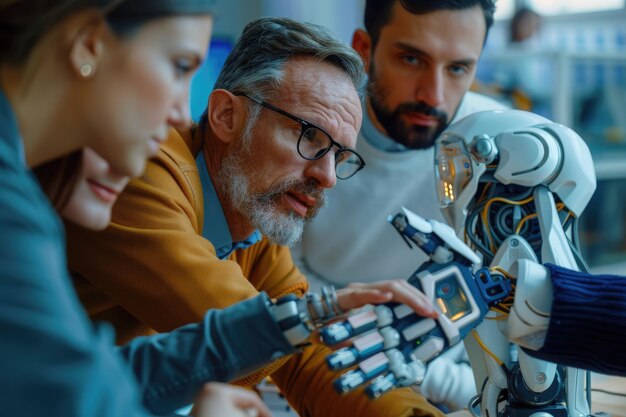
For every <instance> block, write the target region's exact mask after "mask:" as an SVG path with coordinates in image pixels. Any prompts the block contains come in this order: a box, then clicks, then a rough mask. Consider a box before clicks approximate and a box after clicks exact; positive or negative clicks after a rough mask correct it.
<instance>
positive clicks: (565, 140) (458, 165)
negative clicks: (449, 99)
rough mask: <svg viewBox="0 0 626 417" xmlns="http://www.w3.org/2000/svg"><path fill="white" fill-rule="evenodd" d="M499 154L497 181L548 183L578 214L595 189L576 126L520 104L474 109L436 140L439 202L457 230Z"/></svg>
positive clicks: (591, 169) (506, 182) (522, 183)
mask: <svg viewBox="0 0 626 417" xmlns="http://www.w3.org/2000/svg"><path fill="white" fill-rule="evenodd" d="M564 155H567V157H566V158H565V157H564ZM496 156H498V157H499V160H498V165H497V168H496V170H495V173H494V177H495V178H496V179H497V180H498V181H499V182H501V183H503V184H518V185H522V186H529V187H532V186H536V185H540V184H542V185H545V186H547V187H548V188H549V190H550V191H551V192H553V193H554V194H556V195H557V196H558V197H559V198H560V200H561V201H562V202H563V203H564V204H565V205H566V206H567V208H568V209H569V210H571V211H572V212H573V213H574V214H575V215H576V216H579V215H580V214H581V213H582V211H583V210H584V208H585V206H586V205H587V203H588V202H589V200H590V199H591V196H592V195H593V192H594V191H595V188H596V178H595V172H594V170H593V161H592V158H591V153H590V152H589V149H588V147H587V145H586V144H585V143H584V141H583V139H582V138H581V137H580V136H579V135H578V134H576V132H574V131H573V130H572V129H570V128H568V127H566V126H563V125H560V124H558V123H553V122H551V121H550V120H548V119H546V118H544V117H542V116H539V115H537V114H534V113H529V112H525V111H521V110H500V111H485V112H479V113H474V114H472V115H470V116H468V117H465V118H463V119H461V120H459V121H458V122H456V123H454V124H452V125H450V126H449V127H448V128H447V129H446V130H445V131H444V132H443V133H442V135H441V136H440V137H439V139H437V141H436V143H435V164H436V168H437V169H436V173H437V180H436V181H437V189H438V193H439V199H440V205H441V207H442V213H443V215H444V217H445V218H446V220H447V221H448V223H449V224H450V225H451V226H452V227H453V228H454V229H455V231H456V232H457V233H460V232H461V231H462V230H463V228H464V226H465V219H466V216H467V207H468V205H469V203H470V202H471V201H472V199H473V198H474V197H475V194H476V191H477V188H478V183H479V180H480V178H481V176H482V175H483V174H484V173H485V172H486V170H487V166H488V165H489V164H490V163H492V162H493V160H494V159H495V158H496Z"/></svg>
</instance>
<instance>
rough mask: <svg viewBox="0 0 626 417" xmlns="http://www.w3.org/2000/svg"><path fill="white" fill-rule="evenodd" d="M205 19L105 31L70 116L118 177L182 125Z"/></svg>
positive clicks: (135, 172)
mask: <svg viewBox="0 0 626 417" xmlns="http://www.w3.org/2000/svg"><path fill="white" fill-rule="evenodd" d="M211 23H212V20H211V17H210V16H208V15H207V16H177V17H167V18H162V19H156V20H153V21H149V22H148V23H146V24H143V25H142V26H140V27H139V28H138V29H137V30H136V31H135V32H132V33H131V34H130V35H128V36H125V37H118V36H116V35H113V34H112V33H111V34H108V35H107V36H105V39H106V40H105V42H104V44H103V45H104V46H103V51H102V54H101V55H100V59H99V60H98V61H97V63H96V68H95V74H94V75H93V76H92V78H91V79H89V80H87V81H86V82H85V85H88V87H87V88H88V90H87V91H86V93H85V94H84V95H83V100H82V102H81V106H79V107H80V108H79V110H78V111H79V112H82V114H80V115H79V116H78V117H76V118H75V119H74V120H77V121H79V122H77V123H80V122H83V121H84V122H85V123H86V124H85V125H84V126H83V127H84V130H85V132H86V134H87V135H88V136H89V139H88V140H87V146H89V147H91V148H93V149H94V150H95V151H96V152H97V153H98V154H99V155H101V156H102V157H103V158H104V159H105V160H106V161H108V162H109V164H110V165H111V168H112V170H113V171H114V172H116V173H119V174H120V175H123V176H130V177H136V176H139V175H141V173H142V172H143V170H144V168H145V164H146V160H147V159H148V158H149V157H152V156H154V155H156V153H157V151H158V149H159V145H160V144H161V143H162V142H163V141H164V140H165V139H166V137H167V134H168V130H169V128H170V127H172V126H174V127H180V126H184V125H186V124H188V123H189V119H190V111H189V103H188V101H189V84H190V81H191V77H192V75H193V73H194V71H195V70H196V69H197V68H198V67H199V65H200V63H201V62H202V60H203V59H204V56H205V54H206V51H207V48H208V42H209V38H210V34H211Z"/></svg>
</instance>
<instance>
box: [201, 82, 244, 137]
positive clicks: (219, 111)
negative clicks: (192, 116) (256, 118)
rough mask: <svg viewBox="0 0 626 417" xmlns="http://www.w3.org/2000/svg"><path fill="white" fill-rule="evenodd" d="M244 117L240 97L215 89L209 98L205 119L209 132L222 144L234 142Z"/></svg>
mask: <svg viewBox="0 0 626 417" xmlns="http://www.w3.org/2000/svg"><path fill="white" fill-rule="evenodd" d="M245 117H246V110H245V108H244V105H243V102H242V100H241V99H240V97H238V96H235V95H233V94H232V93H231V92H230V91H227V90H222V89H217V90H213V91H212V92H211V95H210V96H209V107H208V110H207V118H208V123H209V126H210V127H211V131H212V132H213V133H214V134H215V136H216V137H217V138H218V139H219V140H220V141H222V142H224V143H231V142H233V141H235V140H236V139H237V138H238V136H239V132H240V131H241V129H242V127H243V125H244V123H243V121H244V120H245Z"/></svg>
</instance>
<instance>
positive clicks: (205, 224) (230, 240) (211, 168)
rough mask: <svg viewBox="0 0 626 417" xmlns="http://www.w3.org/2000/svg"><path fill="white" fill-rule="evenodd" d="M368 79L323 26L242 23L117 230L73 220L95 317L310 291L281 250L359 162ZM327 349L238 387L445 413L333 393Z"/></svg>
mask: <svg viewBox="0 0 626 417" xmlns="http://www.w3.org/2000/svg"><path fill="white" fill-rule="evenodd" d="M363 82H364V72H363V66H362V62H361V59H360V57H359V56H358V55H357V54H356V53H355V52H354V51H353V50H352V49H351V48H350V47H348V46H347V45H344V44H342V43H341V42H340V41H337V40H335V39H334V38H333V37H331V36H330V35H328V34H327V32H326V31H325V30H324V29H323V28H321V27H318V26H315V25H311V24H303V23H298V22H294V21H292V20H289V19H280V18H263V19H259V20H256V21H254V22H252V23H250V24H249V25H248V26H247V27H246V28H245V30H244V32H243V35H242V37H241V39H240V40H239V41H238V43H237V45H236V46H235V48H234V49H233V51H232V53H231V54H230V56H229V58H228V59H227V61H226V63H225V64H224V67H223V69H222V71H221V74H220V76H219V77H218V80H217V83H216V86H215V89H214V91H213V92H212V93H211V95H210V98H209V105H208V108H207V111H206V112H205V114H204V115H203V117H202V120H201V122H200V123H199V125H198V126H195V127H193V128H191V129H184V128H180V129H177V130H176V131H173V132H171V134H170V137H169V139H168V141H167V142H166V143H165V145H164V146H163V148H162V149H161V151H160V153H159V155H158V157H157V158H156V159H155V160H154V161H151V162H150V163H149V164H148V167H147V169H146V173H145V175H144V176H143V177H142V178H141V179H139V180H135V181H131V183H130V184H129V186H128V187H127V189H126V191H125V192H124V193H123V194H122V195H121V196H120V199H119V201H118V203H117V204H116V206H115V208H114V212H113V219H112V225H111V226H110V227H109V228H108V229H107V230H106V231H105V232H103V233H99V234H92V232H89V231H87V230H85V229H81V228H79V227H77V226H74V225H68V251H69V265H70V268H71V269H72V271H73V272H74V273H75V276H76V281H75V282H76V286H77V288H78V291H79V294H80V295H81V298H82V300H83V302H84V303H85V304H86V306H87V308H88V310H89V312H90V313H91V314H92V317H93V318H95V319H104V320H107V321H110V322H112V323H113V324H114V325H115V326H116V328H117V330H118V335H119V338H120V341H125V340H128V339H129V338H131V337H134V336H137V335H141V334H148V333H150V332H153V331H167V330H170V329H172V328H175V327H178V326H180V325H183V324H186V323H192V322H196V321H198V320H200V319H201V318H202V317H203V315H204V313H205V311H206V310H207V309H209V308H222V307H226V306H228V305H230V304H233V303H235V302H237V301H240V300H243V299H247V298H250V297H252V296H254V295H256V294H257V293H258V292H259V291H266V292H267V293H268V294H269V295H270V297H273V298H278V297H280V296H283V295H285V294H289V293H292V294H296V295H299V296H301V295H303V294H304V293H305V292H306V291H307V288H308V284H307V282H306V280H305V278H304V276H303V275H302V274H301V273H300V272H299V271H298V269H297V268H296V267H295V266H294V264H293V261H292V259H291V254H290V251H289V248H288V247H287V246H288V245H292V244H293V243H294V242H295V241H296V240H298V239H299V237H300V234H301V232H302V228H303V225H304V224H305V222H307V221H308V220H309V219H311V218H312V217H313V216H315V214H316V213H317V212H318V210H319V209H320V208H321V207H322V206H323V205H324V202H325V197H324V190H325V189H328V188H331V187H333V186H334V185H335V183H336V181H337V178H339V179H342V180H346V179H348V178H350V177H352V176H353V175H355V174H357V173H358V171H359V170H361V168H363V167H364V164H365V163H364V161H363V159H362V158H361V157H360V156H359V154H358V153H357V152H355V151H354V150H353V149H354V146H355V144H356V138H357V133H358V131H359V129H360V125H361V118H362V112H361V103H360V100H359V96H358V93H357V91H358V90H359V89H360V87H361V86H362V84H363ZM347 291H350V292H352V293H353V295H354V296H355V298H358V299H359V300H360V301H362V302H363V303H368V302H369V303H380V302H386V301H389V300H394V301H397V302H402V303H405V304H409V305H411V306H413V307H414V309H416V310H419V304H420V302H419V301H420V298H419V297H420V296H422V297H423V295H421V294H418V293H417V291H416V290H415V289H414V288H413V287H412V286H410V285H409V284H408V283H406V282H405V281H384V282H376V283H371V284H355V285H353V286H351V287H349V288H348V289H347ZM423 299H425V298H423ZM219 331H220V329H215V332H216V335H217V336H215V339H216V340H219ZM255 348H256V347H255V346H250V349H255ZM328 353H330V351H329V349H328V348H327V347H325V346H321V345H318V344H313V345H312V346H308V347H306V348H304V349H303V350H302V353H301V354H298V355H295V356H292V357H290V358H286V359H284V360H279V361H276V362H274V363H272V365H270V366H268V367H267V368H265V369H264V370H262V371H260V372H257V373H254V374H252V375H250V376H249V377H246V378H245V379H244V380H242V381H240V382H241V384H243V385H253V384H255V383H258V382H259V381H260V380H261V379H262V378H264V377H265V376H267V375H270V374H271V375H272V378H273V379H274V381H275V382H276V384H277V385H278V386H279V388H280V389H281V390H282V391H283V393H284V394H285V396H286V397H287V399H288V401H289V402H290V403H291V405H292V406H293V407H294V408H295V409H296V411H297V412H298V413H299V414H300V415H301V416H319V417H328V416H347V415H358V416H382V415H394V416H428V415H430V416H438V415H440V414H439V412H438V411H437V410H436V409H434V408H433V407H432V406H430V405H429V404H428V403H427V402H426V401H425V400H424V399H423V398H422V397H420V396H418V395H416V394H415V393H413V392H412V391H410V390H408V389H403V390H396V391H394V392H392V393H389V394H388V395H386V396H385V397H383V398H382V399H380V400H377V401H370V400H369V399H368V398H367V397H366V396H365V395H363V393H362V392H357V393H352V394H349V395H346V396H343V397H341V396H340V395H339V394H337V393H336V392H335V391H334V389H333V386H332V381H333V379H334V378H335V377H336V376H337V375H336V374H334V373H332V372H331V371H330V370H329V369H328V367H327V366H326V364H325V357H326V355H327V354H328ZM279 356H281V352H276V357H279Z"/></svg>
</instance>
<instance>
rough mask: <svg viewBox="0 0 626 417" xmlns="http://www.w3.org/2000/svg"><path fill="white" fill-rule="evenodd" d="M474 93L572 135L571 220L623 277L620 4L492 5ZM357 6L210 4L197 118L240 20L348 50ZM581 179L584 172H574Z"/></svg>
mask: <svg viewBox="0 0 626 417" xmlns="http://www.w3.org/2000/svg"><path fill="white" fill-rule="evenodd" d="M496 5H497V12H496V22H495V24H494V26H493V28H492V29H491V32H490V34H489V38H488V41H487V44H486V46H485V51H484V54H483V57H482V60H481V62H480V64H479V66H478V73H477V79H476V83H475V85H474V87H473V89H474V90H475V91H479V92H481V93H484V94H487V95H490V96H493V97H495V98H496V99H498V100H501V101H503V102H505V103H507V104H509V105H511V106H513V107H517V108H521V109H525V110H530V111H533V112H536V113H540V114H542V115H544V116H546V117H548V118H550V119H552V120H554V121H556V122H560V123H563V124H565V125H567V126H570V127H572V128H573V129H574V130H576V131H577V132H578V133H579V134H580V135H581V136H582V137H583V138H584V139H585V140H586V141H587V143H588V144H589V147H590V148H591V151H592V154H593V157H594V161H595V169H596V172H597V176H598V189H597V191H596V194H595V196H594V198H593V200H592V202H591V204H590V206H589V207H588V208H587V210H586V212H585V214H584V215H583V217H582V219H581V241H582V244H583V255H584V257H585V259H586V260H587V261H588V263H589V265H590V266H591V267H592V269H593V270H594V271H596V272H615V273H623V274H625V273H626V210H625V209H624V207H626V0H593V1H590V0H497V2H496ZM363 8H364V1H363V0H316V1H314V2H313V1H306V0H216V10H217V13H218V14H217V16H216V21H215V30H214V38H213V41H212V42H211V46H210V48H211V52H210V58H209V60H208V61H207V62H206V63H205V64H204V66H203V68H202V69H201V71H200V72H199V74H198V75H197V76H196V78H195V79H194V83H193V85H192V97H191V104H192V111H193V115H194V117H196V118H197V117H198V116H199V115H200V114H201V113H202V111H203V110H204V107H205V105H206V102H207V97H208V94H209V92H210V90H211V88H212V86H213V83H214V81H215V76H216V74H217V73H218V72H219V69H220V68H221V65H222V64H223V62H224V60H225V58H226V56H227V55H228V52H229V51H230V49H231V48H232V45H233V43H234V42H235V41H236V40H237V37H238V36H239V34H240V33H241V31H242V29H243V27H244V26H245V24H246V23H247V22H249V21H250V20H252V19H254V18H256V17H260V16H287V17H291V18H295V19H299V20H305V21H309V22H313V23H317V24H320V25H323V26H326V27H328V28H329V29H330V30H331V31H332V32H334V33H335V35H337V36H338V37H339V38H340V39H342V40H343V41H345V42H346V43H350V40H351V37H352V32H353V31H354V29H355V28H357V27H362V17H363ZM581 168H583V169H584V167H581Z"/></svg>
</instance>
